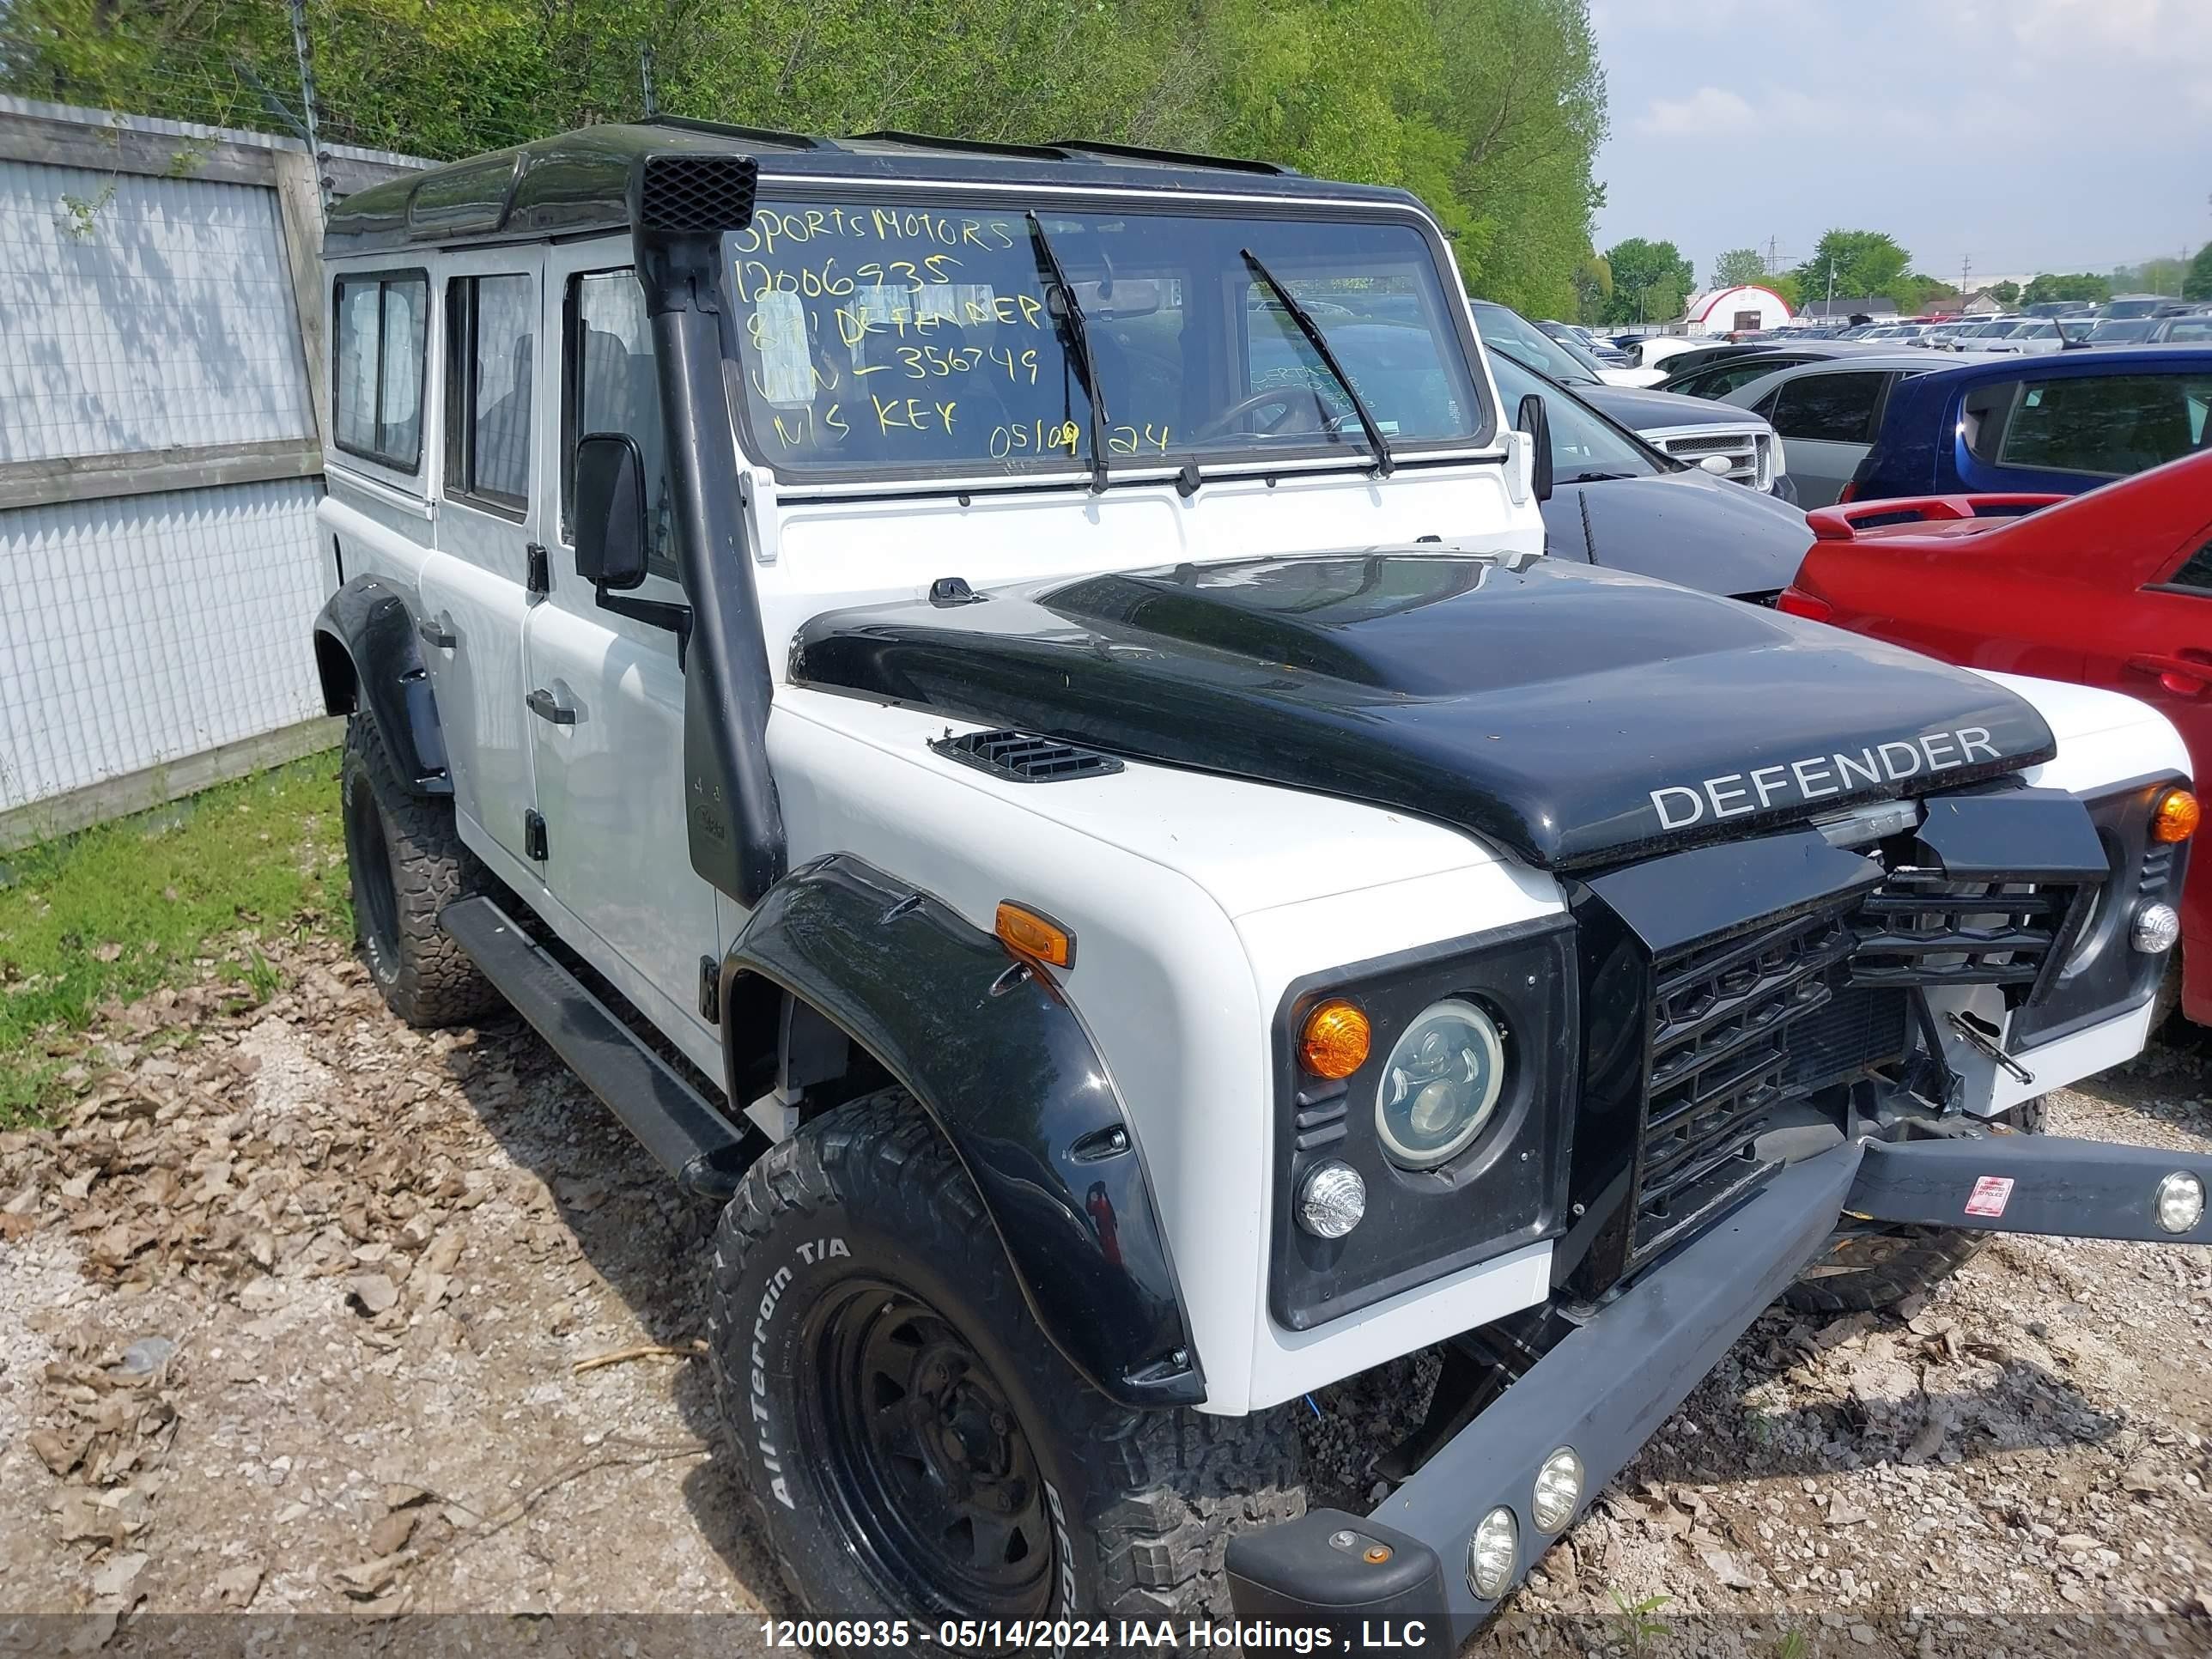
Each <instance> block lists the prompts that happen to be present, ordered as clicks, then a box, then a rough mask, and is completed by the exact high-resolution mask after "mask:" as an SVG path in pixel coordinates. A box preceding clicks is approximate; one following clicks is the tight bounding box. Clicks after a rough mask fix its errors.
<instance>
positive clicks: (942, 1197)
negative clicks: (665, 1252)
mask: <svg viewBox="0 0 2212 1659" xmlns="http://www.w3.org/2000/svg"><path fill="white" fill-rule="evenodd" d="M708 1346H709V1348H710V1351H711V1352H712V1354H713V1357H714V1378H715V1386H716V1389H717V1390H718V1392H719V1393H720V1398H721V1405H722V1415H723V1419H724V1420H725V1421H726V1423H727V1424H728V1425H729V1430H730V1437H731V1440H732V1446H731V1451H732V1455H733V1458H734V1462H735V1465H736V1468H737V1472H738V1478H739V1479H740V1480H741V1481H742V1482H743V1485H744V1491H745V1495H746V1497H747V1498H748V1499H749V1500H750V1504H751V1506H752V1510H753V1514H754V1516H755V1518H756V1520H757V1522H759V1524H760V1528H761V1530H762V1532H763V1534H765V1536H766V1538H767V1540H768V1542H769V1547H770V1548H771V1549H772V1550H773V1551H774V1552H775V1559H776V1565H777V1567H778V1569H779V1570H780V1571H781V1573H782V1575H783V1580H784V1583H785V1584H786V1586H787V1588H788V1589H790V1591H791V1594H792V1596H793V1600H794V1601H796V1602H797V1603H798V1611H799V1613H800V1614H801V1616H803V1617H810V1618H812V1619H815V1620H824V1619H826V1620H830V1621H832V1625H833V1626H834V1625H835V1624H836V1621H840V1620H842V1621H847V1622H848V1623H850V1622H851V1621H857V1620H867V1621H897V1620H905V1621H906V1622H907V1623H908V1626H909V1627H910V1628H915V1627H919V1628H920V1629H922V1630H925V1631H927V1632H929V1634H930V1637H931V1638H935V1636H936V1634H937V1632H939V1630H940V1629H942V1628H944V1627H945V1621H948V1620H950V1621H953V1622H954V1625H955V1627H956V1628H957V1621H960V1620H969V1621H977V1620H980V1621H981V1626H982V1628H984V1629H986V1630H988V1629H990V1628H992V1626H991V1621H992V1620H999V1621H1000V1622H1001V1624H1005V1623H1006V1622H1008V1621H1011V1622H1012V1623H1013V1624H1015V1625H1017V1626H1018V1625H1019V1624H1021V1623H1022V1622H1024V1621H1029V1620H1048V1621H1051V1622H1053V1623H1055V1624H1057V1623H1059V1622H1060V1621H1063V1620H1098V1619H1108V1620H1111V1619H1145V1620H1163V1619H1168V1620H1183V1619H1194V1618H1200V1617H1203V1618H1206V1619H1208V1620H1222V1619H1226V1618H1227V1617H1229V1616H1230V1612H1231V1608H1230V1602H1229V1595H1228V1582H1227V1579H1226V1577H1225V1574H1224V1571H1223V1565H1222V1557H1223V1555H1224V1553H1225V1551H1226V1550H1227V1548H1228V1544H1229V1535H1230V1533H1231V1530H1232V1529H1234V1528H1236V1527H1237V1526H1239V1525H1249V1524H1255V1523H1264V1522H1268V1521H1273V1520H1288V1519H1291V1517H1293V1516H1298V1515H1302V1514H1304V1512H1305V1489H1304V1484H1303V1480H1302V1478H1301V1475H1300V1449H1299V1445H1298V1437H1297V1419H1295V1418H1294V1417H1293V1416H1292V1415H1291V1413H1288V1412H1285V1411H1281V1410H1273V1411H1267V1412H1256V1413H1253V1414H1251V1415H1250V1416H1248V1417H1222V1416H1207V1415H1205V1414H1203V1413H1198V1412H1192V1411H1146V1412H1137V1411H1132V1410H1129V1409H1127V1407H1120V1406H1116V1405H1115V1404H1114V1402H1113V1401H1110V1400H1109V1399H1107V1398H1106V1397H1105V1396H1104V1395H1102V1394H1100V1393H1098V1392H1097V1390H1096V1389H1093V1388H1091V1385H1090V1384H1089V1383H1085V1381H1084V1379H1083V1378H1082V1377H1081V1376H1079V1375H1078V1374H1077V1372H1076V1371H1075V1370H1073V1368H1072V1367H1071V1366H1070V1365H1069V1364H1068V1363H1067V1361H1066V1359H1065V1358H1062V1357H1061V1355H1060V1352H1059V1351H1058V1350H1057V1349H1056V1348H1054V1346H1053V1345H1052V1344H1051V1342H1050V1341H1049V1340H1048V1339H1047V1338H1046V1336H1045V1334H1044V1333H1043V1332H1042V1330H1040V1329H1039V1328H1038V1327H1037V1324H1036V1321H1035V1319H1033V1318H1032V1317H1031V1316H1030V1312H1029V1310H1028V1308H1027V1306H1026V1305H1025V1304H1024V1302H1023V1299H1022V1293H1021V1287H1020V1285H1019V1283H1018V1281H1017V1279H1016V1278H1015V1276H1014V1272H1013V1268H1012V1265H1011V1264H1010V1263H1009V1262H1008V1261H1007V1260H1006V1249H1005V1246H1004V1245H1002V1244H1001V1243H1000V1240H999V1234H998V1230H997V1229H996V1228H995V1227H994V1226H993V1225H992V1224H991V1218H990V1217H989V1216H988V1215H987V1213H986V1212H985V1211H984V1209H983V1204H982V1200H981V1198H980V1197H979V1196H978V1195H977V1194H976V1191H975V1185H974V1183H973V1182H970V1181H969V1178H968V1176H967V1172H966V1171H965V1170H963V1169H962V1168H961V1165H960V1161H959V1159H958V1158H957V1157H955V1156H954V1154H953V1152H952V1149H951V1146H949V1145H948V1144H947V1143H946V1142H945V1139H944V1137H943V1136H942V1135H940V1134H939V1133H938V1131H937V1127H936V1126H935V1124H934V1123H933V1122H932V1121H931V1120H930V1117H929V1115H928V1113H927V1111H925V1110H924V1109H922V1107H921V1104H920V1103H918V1102H917V1101H915V1099H914V1098H913V1097H911V1096H910V1095H908V1094H906V1093H905V1092H904V1091H901V1090H896V1089H892V1090H886V1091H884V1092H883V1093H881V1094H877V1095H871V1096H869V1097H866V1098H865V1099H861V1100H855V1101H853V1102H851V1103H848V1104H846V1105H843V1106H840V1107H838V1108H837V1109H836V1110H834V1111H829V1112H825V1113H823V1115H821V1116H819V1117H817V1118H816V1119H814V1120H813V1121H811V1122H809V1123H807V1124H806V1125H805V1127H802V1128H801V1129H800V1130H799V1133H796V1134H794V1135H793V1136H792V1137H791V1138H790V1139H787V1140H786V1141H784V1142H782V1143H781V1145H779V1146H776V1147H775V1148H774V1149H773V1150H771V1151H770V1152H768V1153H766V1154H765V1155H764V1156H763V1158H761V1160H760V1161H759V1162H758V1163H757V1164H754V1165H753V1167H752V1168H751V1169H750V1170H748V1171H747V1172H746V1175H745V1178H744V1182H742V1183H741V1184H740V1185H739V1186H738V1191H737V1194H736V1196H734V1197H733V1198H732V1199H731V1200H730V1202H729V1205H728V1206H727V1207H726V1209H725V1210H724V1211H723V1212H722V1221H721V1226H720V1231H718V1232H717V1233H716V1235H715V1240H714V1293H713V1295H712V1296H711V1297H710V1298H709V1299H708ZM970 1628H971V1629H972V1628H974V1626H973V1624H972V1623H971V1625H970ZM854 1639H855V1643H856V1646H855V1647H854V1651H863V1650H865V1649H864V1647H863V1646H861V1645H859V1644H862V1643H864V1641H865V1639H866V1638H854ZM985 1639H986V1641H988V1639H989V1638H985Z"/></svg>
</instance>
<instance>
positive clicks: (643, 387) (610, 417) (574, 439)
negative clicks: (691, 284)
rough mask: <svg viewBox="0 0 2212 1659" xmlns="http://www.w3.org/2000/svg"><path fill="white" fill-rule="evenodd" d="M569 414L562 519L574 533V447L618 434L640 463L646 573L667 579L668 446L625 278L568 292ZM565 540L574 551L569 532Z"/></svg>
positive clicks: (636, 294)
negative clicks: (630, 444) (597, 434)
mask: <svg viewBox="0 0 2212 1659" xmlns="http://www.w3.org/2000/svg"><path fill="white" fill-rule="evenodd" d="M568 386H569V398H568V409H567V410H566V411H565V417H564V426H563V433H562V441H561V453H562V477H561V519H562V525H563V526H564V527H565V526H573V524H574V512H575V501H576V479H575V457H576V446H577V444H578V443H580V441H582V440H584V439H585V438H587V437H589V436H590V435H592V434H593V433H595V432H620V433H625V434H627V435H629V437H631V438H633V439H635V441H636V442H637V450H638V454H639V455H640V456H641V458H642V459H643V460H644V462H645V479H646V489H647V492H648V493H647V497H646V507H647V517H648V522H647V532H648V534H649V536H650V538H651V540H650V543H649V544H648V547H647V554H646V568H647V569H648V570H651V571H653V572H654V573H655V574H659V575H663V576H671V577H672V576H674V575H675V574H676V559H675V555H674V552H673V533H674V532H673V514H672V513H671V508H670V505H669V495H668V445H667V443H666V441H665V440H664V439H663V437H662V435H661V424H660V381H659V376H658V374H657V373H656V372H655V370H654V368H653V336H652V332H651V325H650V324H649V323H648V322H647V319H646V314H645V290H644V289H641V288H640V287H639V286H638V284H637V277H636V276H635V274H634V273H632V272H631V271H629V270H599V271H592V272H591V273H589V274H588V275H586V276H579V277H576V278H575V279H574V281H573V282H572V283H570V284H569V288H568ZM565 539H566V540H567V541H568V544H570V545H571V546H574V544H575V539H576V538H575V532H574V528H573V527H568V528H567V529H566V535H565Z"/></svg>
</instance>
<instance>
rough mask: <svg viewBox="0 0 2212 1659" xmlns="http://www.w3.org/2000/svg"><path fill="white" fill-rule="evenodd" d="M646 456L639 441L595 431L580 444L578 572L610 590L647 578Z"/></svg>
mask: <svg viewBox="0 0 2212 1659" xmlns="http://www.w3.org/2000/svg"><path fill="white" fill-rule="evenodd" d="M645 550H646V528H645V458H644V457H643V456H642V455H641V454H640V453H638V447H637V440H636V439H635V438H633V437H631V436H629V435H628V434H627V433H622V432H594V433H592V434H591V435H588V436H587V437H586V438H584V439H583V440H582V441H580V442H579V443H578V444H577V446H576V574H578V575H580V576H581V577H583V579H584V580H586V581H588V582H590V583H592V585H593V586H598V587H602V588H607V589H621V588H625V587H635V586H637V585H638V584H639V583H640V582H641V581H643V580H645Z"/></svg>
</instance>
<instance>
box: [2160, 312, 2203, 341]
mask: <svg viewBox="0 0 2212 1659" xmlns="http://www.w3.org/2000/svg"><path fill="white" fill-rule="evenodd" d="M2166 338H2167V339H2169V340H2212V317H2177V318H2175V319H2173V321H2172V323H2171V324H2169V325H2167V327H2166Z"/></svg>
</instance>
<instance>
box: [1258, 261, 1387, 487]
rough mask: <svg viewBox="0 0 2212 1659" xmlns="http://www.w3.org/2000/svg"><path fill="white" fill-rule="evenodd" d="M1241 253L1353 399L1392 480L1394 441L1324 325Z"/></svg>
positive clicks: (1378, 464)
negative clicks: (1333, 348)
mask: <svg viewBox="0 0 2212 1659" xmlns="http://www.w3.org/2000/svg"><path fill="white" fill-rule="evenodd" d="M1240 251H1241V252H1243V255H1244V263H1245V264H1248V265H1249V266H1251V267H1252V274H1253V275H1254V276H1257V277H1258V278H1259V279H1260V280H1261V282H1263V283H1266V284H1267V289H1268V291H1269V292H1270V293H1272V294H1273V295H1274V296H1275V299H1276V301H1278V302H1279V304H1280V305H1281V306H1282V307H1283V309H1284V310H1285V311H1287V312H1289V313H1291V321H1292V322H1294V323H1296V324H1297V325H1298V332H1299V333H1301V334H1303V335H1304V336H1305V337H1306V343H1307V344H1308V345H1310V346H1311V347H1312V348H1313V349H1314V351H1315V352H1316V355H1318V356H1319V357H1320V358H1321V361H1322V365H1323V367H1325V368H1327V369H1328V372H1329V373H1330V374H1334V376H1336V383H1337V384H1338V385H1339V386H1342V387H1343V388H1344V395H1345V396H1346V397H1347V398H1351V399H1352V413H1353V414H1355V415H1357V416H1358V417H1359V426H1360V429H1361V430H1362V431H1364V433H1366V435H1367V447H1368V448H1370V449H1371V450H1373V451H1374V452H1375V470H1376V472H1378V473H1380V474H1381V475H1382V476H1383V477H1386V478H1387V477H1389V476H1390V474H1391V471H1393V469H1394V468H1395V466H1396V465H1397V463H1396V462H1395V461H1393V460H1392V459H1390V441H1389V439H1388V438H1386V437H1384V436H1383V428H1381V427H1379V426H1377V425H1376V423H1375V416H1373V415H1371V414H1370V413H1369V412H1368V408H1367V400H1366V399H1365V398H1362V397H1361V396H1360V395H1359V388H1358V386H1354V385H1352V376H1350V375H1349V374H1346V373H1345V372H1344V365H1343V364H1342V363H1340V362H1337V361H1336V353H1334V351H1331V350H1330V349H1328V341H1327V340H1326V339H1324V338H1323V337H1322V331H1321V325H1320V324H1319V323H1316V321H1314V319H1313V313H1311V312H1310V311H1308V310H1307V309H1306V308H1305V307H1304V306H1302V305H1300V304H1299V303H1298V302H1297V300H1295V299H1293V298H1292V297H1291V291H1290V289H1286V288H1285V287H1284V286H1283V285H1282V284H1281V283H1279V282H1277V281H1276V280H1275V274H1274V272H1273V271H1271V270H1268V269H1267V266H1265V265H1263V264H1261V263H1260V256H1259V255H1258V254H1256V253H1255V252H1252V250H1251V249H1250V248H1249V247H1248V248H1244V249H1242V250H1240Z"/></svg>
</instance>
